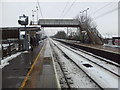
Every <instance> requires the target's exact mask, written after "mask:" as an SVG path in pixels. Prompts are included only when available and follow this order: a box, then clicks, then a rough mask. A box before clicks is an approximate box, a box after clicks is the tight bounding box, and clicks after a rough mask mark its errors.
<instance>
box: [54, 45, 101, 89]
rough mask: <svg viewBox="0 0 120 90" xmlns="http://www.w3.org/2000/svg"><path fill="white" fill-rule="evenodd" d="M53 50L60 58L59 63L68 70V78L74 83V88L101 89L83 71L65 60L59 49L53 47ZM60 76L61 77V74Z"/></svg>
mask: <svg viewBox="0 0 120 90" xmlns="http://www.w3.org/2000/svg"><path fill="white" fill-rule="evenodd" d="M53 49H54V51H55V53H56V54H57V56H58V58H59V62H60V63H62V66H64V68H65V70H67V77H69V78H71V80H72V81H73V84H72V85H71V87H72V88H99V87H98V86H97V85H96V84H95V83H94V82H93V81H91V79H89V78H88V77H87V75H86V74H85V73H84V72H83V71H82V70H80V69H79V68H78V67H76V65H75V64H73V63H72V62H71V61H69V60H68V59H67V58H65V57H64V56H63V54H62V53H61V51H60V50H59V49H58V48H57V47H55V46H53ZM58 71H59V70H58ZM58 76H59V77H61V73H59V75H58Z"/></svg>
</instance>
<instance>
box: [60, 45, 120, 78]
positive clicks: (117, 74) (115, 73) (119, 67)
mask: <svg viewBox="0 0 120 90" xmlns="http://www.w3.org/2000/svg"><path fill="white" fill-rule="evenodd" d="M61 45H62V44H61ZM62 46H63V47H65V48H67V49H69V50H71V51H72V52H74V53H76V54H78V55H80V56H81V57H83V58H85V59H86V60H88V61H90V62H92V63H94V64H96V65H98V66H99V67H101V68H103V69H105V70H107V71H108V72H110V73H112V74H114V75H116V76H118V77H120V75H119V73H118V72H113V71H112V70H110V69H109V68H106V67H104V66H102V65H100V64H99V63H97V62H95V61H93V60H91V59H89V58H87V57H85V56H83V55H81V54H79V53H77V52H75V51H74V50H72V49H70V48H68V47H66V46H64V45H62ZM72 48H73V47H72ZM79 51H81V50H79ZM82 52H84V51H82ZM84 53H85V52H84ZM86 54H88V53H86ZM88 55H90V54H88ZM91 56H93V57H95V58H96V59H98V60H102V61H104V62H106V63H109V64H112V65H114V66H116V67H117V69H120V66H119V65H117V64H114V63H110V62H109V61H106V60H104V59H101V58H99V57H97V56H95V55H91Z"/></svg>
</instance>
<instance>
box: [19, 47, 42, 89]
mask: <svg viewBox="0 0 120 90" xmlns="http://www.w3.org/2000/svg"><path fill="white" fill-rule="evenodd" d="M43 47H44V46H43ZM43 47H42V49H41V50H40V52H39V54H38V56H37V57H36V59H35V61H34V63H33V64H32V66H31V69H30V70H29V72H28V73H27V75H26V77H25V79H24V81H23V82H22V84H21V86H20V89H19V90H22V88H24V87H25V85H26V83H27V80H28V77H29V75H30V74H31V72H32V70H33V68H34V67H35V64H36V62H37V60H38V58H39V57H40V55H41V52H42V50H43Z"/></svg>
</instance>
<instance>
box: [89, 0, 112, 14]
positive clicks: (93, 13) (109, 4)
mask: <svg viewBox="0 0 120 90" xmlns="http://www.w3.org/2000/svg"><path fill="white" fill-rule="evenodd" d="M112 3H113V1H112V2H110V3H107V4H106V5H104V6H103V7H101V8H99V9H97V10H96V11H95V12H93V13H91V14H90V15H92V14H95V13H97V12H99V11H100V10H102V9H104V8H105V7H107V6H109V5H111V4H112Z"/></svg>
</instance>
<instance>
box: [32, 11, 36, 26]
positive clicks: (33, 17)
mask: <svg viewBox="0 0 120 90" xmlns="http://www.w3.org/2000/svg"><path fill="white" fill-rule="evenodd" d="M34 12H36V11H35V10H32V17H33V24H34V16H35V15H34Z"/></svg>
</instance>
